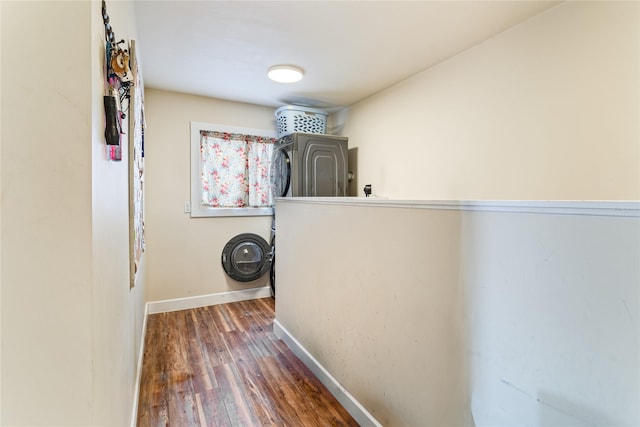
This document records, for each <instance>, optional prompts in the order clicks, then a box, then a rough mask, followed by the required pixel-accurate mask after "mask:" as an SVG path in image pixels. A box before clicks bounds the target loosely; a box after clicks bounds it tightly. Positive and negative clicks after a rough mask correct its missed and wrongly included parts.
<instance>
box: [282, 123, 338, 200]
mask: <svg viewBox="0 0 640 427" xmlns="http://www.w3.org/2000/svg"><path fill="white" fill-rule="evenodd" d="M348 141H349V139H348V138H347V137H344V136H333V135H323V134H310V133H299V132H297V133H293V134H291V135H287V136H284V137H282V138H280V139H279V140H278V142H277V143H276V145H275V146H274V149H273V160H272V162H271V167H272V169H271V183H272V190H273V195H274V197H343V196H347V195H348V184H349V182H348V151H349V145H348Z"/></svg>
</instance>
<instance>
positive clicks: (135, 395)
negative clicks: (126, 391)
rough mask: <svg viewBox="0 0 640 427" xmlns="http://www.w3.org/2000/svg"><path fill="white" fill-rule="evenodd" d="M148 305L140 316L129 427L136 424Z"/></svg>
mask: <svg viewBox="0 0 640 427" xmlns="http://www.w3.org/2000/svg"><path fill="white" fill-rule="evenodd" d="M148 309H149V304H145V305H144V315H143V316H142V332H141V333H140V351H139V352H138V362H137V364H136V383H135V385H134V387H133V408H132V409H131V427H136V425H137V424H138V402H139V398H140V381H141V379H142V360H143V358H144V341H145V339H144V338H145V337H146V336H147V315H148V314H149V312H148Z"/></svg>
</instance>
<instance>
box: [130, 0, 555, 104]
mask: <svg viewBox="0 0 640 427" xmlns="http://www.w3.org/2000/svg"><path fill="white" fill-rule="evenodd" d="M134 4H135V13H136V21H137V30H138V40H137V46H138V56H139V59H140V61H141V64H142V70H143V78H144V81H145V86H147V87H152V88H157V89H165V90H170V91H176V92H183V93H189V94H195V95H202V96H208V97H213V98H219V99H226V100H232V101H239V102H248V103H252V104H258V105H265V106H273V107H277V106H281V105H285V104H295V105H302V106H307V107H316V108H326V109H330V110H332V109H335V108H339V107H345V106H348V105H351V104H353V103H355V102H357V101H360V100H362V99H364V98H366V97H368V96H370V95H372V94H374V93H376V92H379V91H381V90H383V89H385V88H387V87H389V86H391V85H393V84H395V83H397V82H399V81H401V80H404V79H406V78H407V77H410V76H412V75H414V74H416V73H418V72H420V71H422V70H425V69H427V68H429V67H431V66H433V65H435V64H437V63H439V62H441V61H443V60H445V59H446V58H449V57H451V56H453V55H455V54H457V53H459V52H461V51H463V50H465V49H468V48H470V47H472V46H474V45H476V44H479V43H481V42H483V41H484V40H486V39H488V38H490V37H492V36H493V35H495V34H497V33H500V32H502V31H504V30H506V29H507V28H509V27H511V26H513V25H516V24H517V23H519V22H522V21H523V20H525V19H527V18H529V17H531V16H533V15H535V14H537V13H539V12H541V11H542V10H544V9H547V8H549V7H552V6H554V5H556V4H558V2H549V1H520V0H516V1H504V0H501V1H487V0H482V1H480V0H476V1H451V0H449V1H344V0H342V1H340V0H338V1H336V0H334V1H185V0H162V1H153V0H147V1H140V0H139V1H135V2H134ZM276 64H293V65H298V66H300V67H302V68H303V69H304V70H305V77H304V79H303V80H302V81H300V82H297V83H288V84H284V83H275V82H272V81H270V80H269V79H268V78H267V69H268V68H269V67H271V66H272V65H276Z"/></svg>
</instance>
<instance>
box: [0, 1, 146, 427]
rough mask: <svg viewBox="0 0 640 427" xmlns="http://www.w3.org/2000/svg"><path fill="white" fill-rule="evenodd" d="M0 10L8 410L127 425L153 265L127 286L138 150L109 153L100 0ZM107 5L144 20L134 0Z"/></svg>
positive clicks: (21, 418) (26, 416)
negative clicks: (123, 156)
mask: <svg viewBox="0 0 640 427" xmlns="http://www.w3.org/2000/svg"><path fill="white" fill-rule="evenodd" d="M0 10H1V11H2V26H1V28H2V47H1V54H2V82H1V83H2V124H3V126H2V134H1V137H2V147H1V153H2V156H1V158H2V181H1V182H2V223H1V232H2V252H1V254H2V267H3V269H2V276H1V280H2V300H1V303H2V307H1V308H2V310H1V314H2V330H1V339H2V360H1V362H2V370H1V373H2V377H1V385H2V391H3V393H2V401H0V413H1V415H0V423H2V424H3V425H105V426H106V425H109V426H112V425H125V424H128V423H129V421H130V416H131V410H132V402H133V393H132V391H133V387H134V384H135V367H136V362H137V344H136V342H139V338H140V334H141V322H140V321H141V312H142V309H143V301H142V299H141V296H142V295H144V277H143V275H142V277H141V280H140V281H139V283H138V286H136V288H135V289H134V290H133V291H130V290H129V275H128V262H129V260H128V231H127V230H128V205H127V200H128V199H127V176H128V172H127V163H126V162H122V163H112V162H109V161H107V160H106V158H105V155H104V142H103V132H104V118H103V117H104V112H103V111H104V110H103V106H102V94H103V92H102V90H103V83H102V82H103V81H104V76H103V66H104V53H103V52H104V27H103V25H102V19H101V5H100V3H99V2H72V1H69V2H6V1H5V2H1V3H0ZM108 11H109V13H110V16H111V18H112V19H111V23H112V25H113V26H114V29H115V31H116V35H117V36H118V37H122V38H128V37H129V36H132V35H133V34H134V33H133V30H134V28H132V25H133V21H132V15H131V13H132V9H131V3H130V2H111V3H109V6H108ZM70 22H72V23H73V25H68V23H70ZM60 46H63V50H64V52H61V50H60ZM65 52H66V53H69V52H73V54H72V55H71V57H72V58H73V60H70V59H69V58H70V57H69V56H68V55H65ZM82 64H84V66H83V65H82Z"/></svg>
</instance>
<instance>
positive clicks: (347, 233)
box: [276, 199, 640, 427]
mask: <svg viewBox="0 0 640 427" xmlns="http://www.w3.org/2000/svg"><path fill="white" fill-rule="evenodd" d="M352 203H353V200H351V201H335V200H334V201H331V202H329V203H323V202H321V201H317V202H314V201H310V200H302V199H298V200H297V201H296V200H291V199H286V200H281V201H278V204H277V212H278V215H277V228H278V257H277V260H276V261H277V271H278V279H277V291H278V292H277V299H276V319H277V321H278V322H279V323H280V324H282V326H283V327H284V328H285V329H286V330H287V331H289V332H290V333H291V334H292V335H293V337H294V338H295V339H296V340H297V341H299V342H300V344H301V345H302V346H303V347H305V348H306V350H307V351H308V352H309V353H311V355H312V356H313V357H314V358H315V359H316V360H317V361H318V362H319V363H320V364H321V365H323V366H324V367H325V368H326V369H327V370H328V371H329V373H330V374H331V375H332V376H333V377H334V378H335V379H336V380H337V381H338V382H339V383H340V384H341V385H342V386H344V387H345V388H346V390H347V391H348V392H349V393H351V394H352V395H353V396H354V397H355V399H357V400H358V401H359V402H360V403H361V404H362V405H363V406H364V407H365V409H367V410H368V411H369V412H370V413H371V414H372V415H373V416H374V417H376V419H377V420H378V421H379V422H380V423H381V424H383V425H385V426H409V425H411V426H413V425H416V426H418V425H420V426H423V425H424V426H445V425H446V426H463V425H473V424H472V420H471V417H470V413H471V414H472V415H473V422H474V423H475V426H477V427H480V426H487V427H495V426H514V425H518V426H584V427H586V426H592V425H619V426H623V425H624V426H637V425H639V424H640V387H639V383H638V378H639V377H640V342H639V340H638V328H639V327H640V307H639V301H640V289H639V288H638V283H640V270H639V269H638V259H640V209H639V206H638V204H637V203H635V205H633V206H631V207H632V208H633V209H634V210H633V211H632V213H631V214H632V215H633V216H632V217H624V216H616V215H619V212H617V211H616V209H615V207H614V209H609V208H610V206H606V204H603V205H604V208H602V209H595V210H592V209H589V208H588V206H586V207H585V204H583V203H582V204H581V203H575V204H573V205H571V206H569V208H570V211H567V210H566V209H565V210H564V213H561V214H558V213H556V212H554V209H553V208H551V209H550V208H549V207H550V205H553V202H552V203H546V204H545V203H540V204H539V205H535V204H528V206H527V208H526V209H524V210H523V211H519V210H518V209H513V211H510V210H509V209H508V207H507V208H506V209H505V208H504V207H500V208H498V209H497V211H496V209H495V208H492V207H490V206H489V211H488V212H484V211H466V210H464V209H463V210H459V208H458V206H457V204H456V203H452V204H451V205H450V206H448V207H445V209H444V210H441V209H435V210H434V209H433V206H432V205H433V203H431V204H430V203H429V202H414V203H412V204H409V205H402V204H400V206H394V204H395V203H396V202H393V201H376V200H375V199H373V200H371V199H370V200H369V201H363V200H360V201H359V202H357V203H359V205H358V206H354V205H352ZM375 203H379V204H381V205H382V206H377V207H376V206H372V204H375ZM350 204H351V205H350ZM486 205H489V204H484V205H482V204H480V208H484V206H486ZM532 206H533V207H534V208H535V211H538V213H528V212H533V210H531V207H532ZM421 207H422V208H421ZM441 207H442V206H441ZM610 215H613V216H610ZM309 224H314V227H309V226H308V225H309ZM301 230H304V233H302V232H301ZM301 278H302V279H301Z"/></svg>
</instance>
